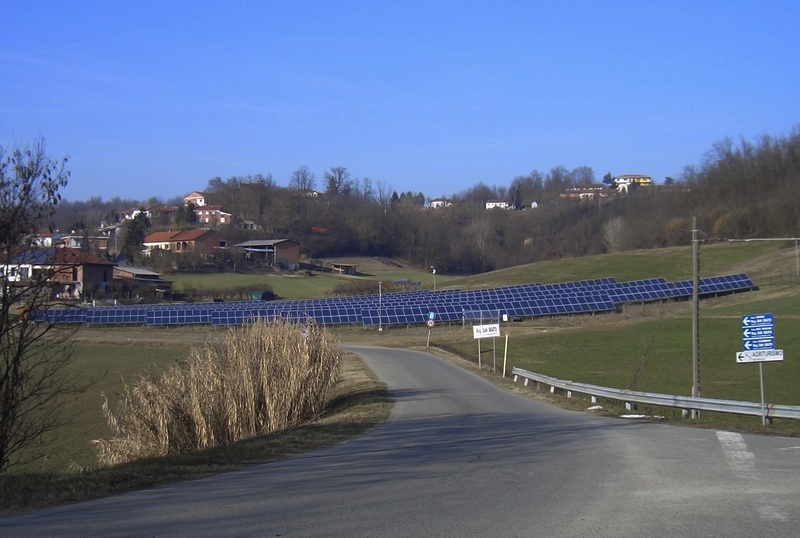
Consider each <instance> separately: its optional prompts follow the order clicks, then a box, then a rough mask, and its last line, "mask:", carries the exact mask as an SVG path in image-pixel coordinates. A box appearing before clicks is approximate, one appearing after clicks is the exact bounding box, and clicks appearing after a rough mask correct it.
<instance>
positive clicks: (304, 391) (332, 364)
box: [94, 320, 342, 465]
mask: <svg viewBox="0 0 800 538" xmlns="http://www.w3.org/2000/svg"><path fill="white" fill-rule="evenodd" d="M341 356H342V351H341V346H340V345H339V344H338V343H337V342H335V341H334V340H333V339H332V337H331V336H330V335H329V333H327V331H325V330H324V329H323V328H321V327H320V326H318V325H315V324H313V323H308V324H298V325H293V324H291V323H289V322H286V321H283V320H276V321H271V322H265V321H258V322H256V323H253V324H252V325H249V326H244V327H239V328H234V329H231V330H229V331H228V333H227V335H226V337H225V339H224V341H223V342H222V343H218V344H214V343H212V342H210V341H207V342H206V344H205V346H204V347H202V348H193V349H192V351H191V354H190V358H189V360H187V361H186V362H185V363H183V364H177V365H173V366H172V367H170V368H168V369H167V370H166V371H164V372H163V373H161V374H160V375H156V374H152V375H146V376H141V377H140V378H139V379H138V380H137V381H136V382H135V383H134V384H133V386H128V385H126V386H125V388H124V390H123V393H122V395H121V401H120V402H119V405H118V408H117V409H116V410H112V409H111V408H110V407H109V405H108V400H107V399H106V400H105V402H104V403H103V413H104V414H105V416H106V420H107V422H108V426H109V428H110V429H111V431H112V432H113V436H112V437H111V438H110V439H103V440H96V441H94V443H95V445H96V447H97V449H98V461H99V462H100V464H101V465H114V464H117V463H122V462H125V461H130V460H133V459H138V458H144V457H158V456H166V455H169V454H177V453H180V452H185V451H189V450H196V449H203V448H209V447H213V446H219V445H223V444H228V443H233V442H235V441H239V440H241V439H246V438H248V437H253V436H256V435H261V434H265V433H269V432H272V431H276V430H281V429H286V428H290V427H292V426H295V425H297V424H300V423H302V422H304V421H308V420H310V419H313V418H315V417H317V416H318V415H319V414H320V413H321V412H322V410H323V408H324V405H325V401H326V398H327V396H328V393H329V391H330V389H331V387H332V386H333V384H334V383H335V381H336V377H337V374H338V369H339V363H340V360H341Z"/></svg>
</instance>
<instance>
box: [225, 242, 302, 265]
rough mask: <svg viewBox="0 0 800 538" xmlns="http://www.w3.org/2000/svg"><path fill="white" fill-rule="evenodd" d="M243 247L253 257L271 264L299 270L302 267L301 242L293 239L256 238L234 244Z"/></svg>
mask: <svg viewBox="0 0 800 538" xmlns="http://www.w3.org/2000/svg"><path fill="white" fill-rule="evenodd" d="M233 246H234V248H241V249H243V250H244V251H245V252H246V253H247V256H248V257H249V258H251V259H254V260H255V259H263V260H267V263H269V264H270V265H275V266H279V267H283V268H285V269H288V270H289V271H297V270H298V269H299V268H300V243H296V242H295V241H292V240H291V239H256V240H253V241H245V242H243V243H237V244H236V245H233Z"/></svg>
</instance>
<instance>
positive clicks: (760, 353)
mask: <svg viewBox="0 0 800 538" xmlns="http://www.w3.org/2000/svg"><path fill="white" fill-rule="evenodd" d="M782 360H783V350H782V349H761V350H756V351H739V352H738V353H736V362H768V361H782Z"/></svg>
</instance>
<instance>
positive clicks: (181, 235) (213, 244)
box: [143, 230, 228, 256]
mask: <svg viewBox="0 0 800 538" xmlns="http://www.w3.org/2000/svg"><path fill="white" fill-rule="evenodd" d="M143 246H144V254H145V256H149V255H150V254H151V253H152V252H153V251H154V250H169V251H171V252H175V253H177V254H180V253H183V252H192V253H195V254H200V255H203V256H207V255H209V254H211V253H212V252H214V251H216V250H220V249H224V248H226V247H227V246H228V242H227V241H226V240H225V238H224V237H222V235H221V234H220V233H219V232H217V231H215V230H183V231H178V232H173V231H167V232H153V233H151V234H150V235H148V236H147V237H145V238H144V243H143Z"/></svg>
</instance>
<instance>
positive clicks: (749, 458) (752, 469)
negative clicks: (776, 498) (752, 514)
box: [717, 431, 788, 521]
mask: <svg viewBox="0 0 800 538" xmlns="http://www.w3.org/2000/svg"><path fill="white" fill-rule="evenodd" d="M717 439H719V444H720V445H722V452H723V453H724V454H725V459H726V460H727V461H728V466H729V467H730V468H731V469H733V471H734V472H735V473H736V474H738V475H739V476H740V477H741V478H743V479H745V480H746V481H748V482H750V483H753V482H755V481H756V480H758V478H759V477H758V468H757V467H756V457H755V455H754V454H753V453H752V452H750V451H749V450H747V444H746V443H745V442H744V437H742V436H741V434H738V433H734V432H724V431H717ZM754 495H756V499H757V502H758V504H759V506H758V514H759V516H761V519H763V520H765V521H787V520H788V517H787V516H786V514H784V513H782V512H781V511H780V509H778V508H776V507H775V506H772V505H771V504H770V503H769V500H768V499H767V496H766V495H764V494H763V493H758V494H754Z"/></svg>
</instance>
